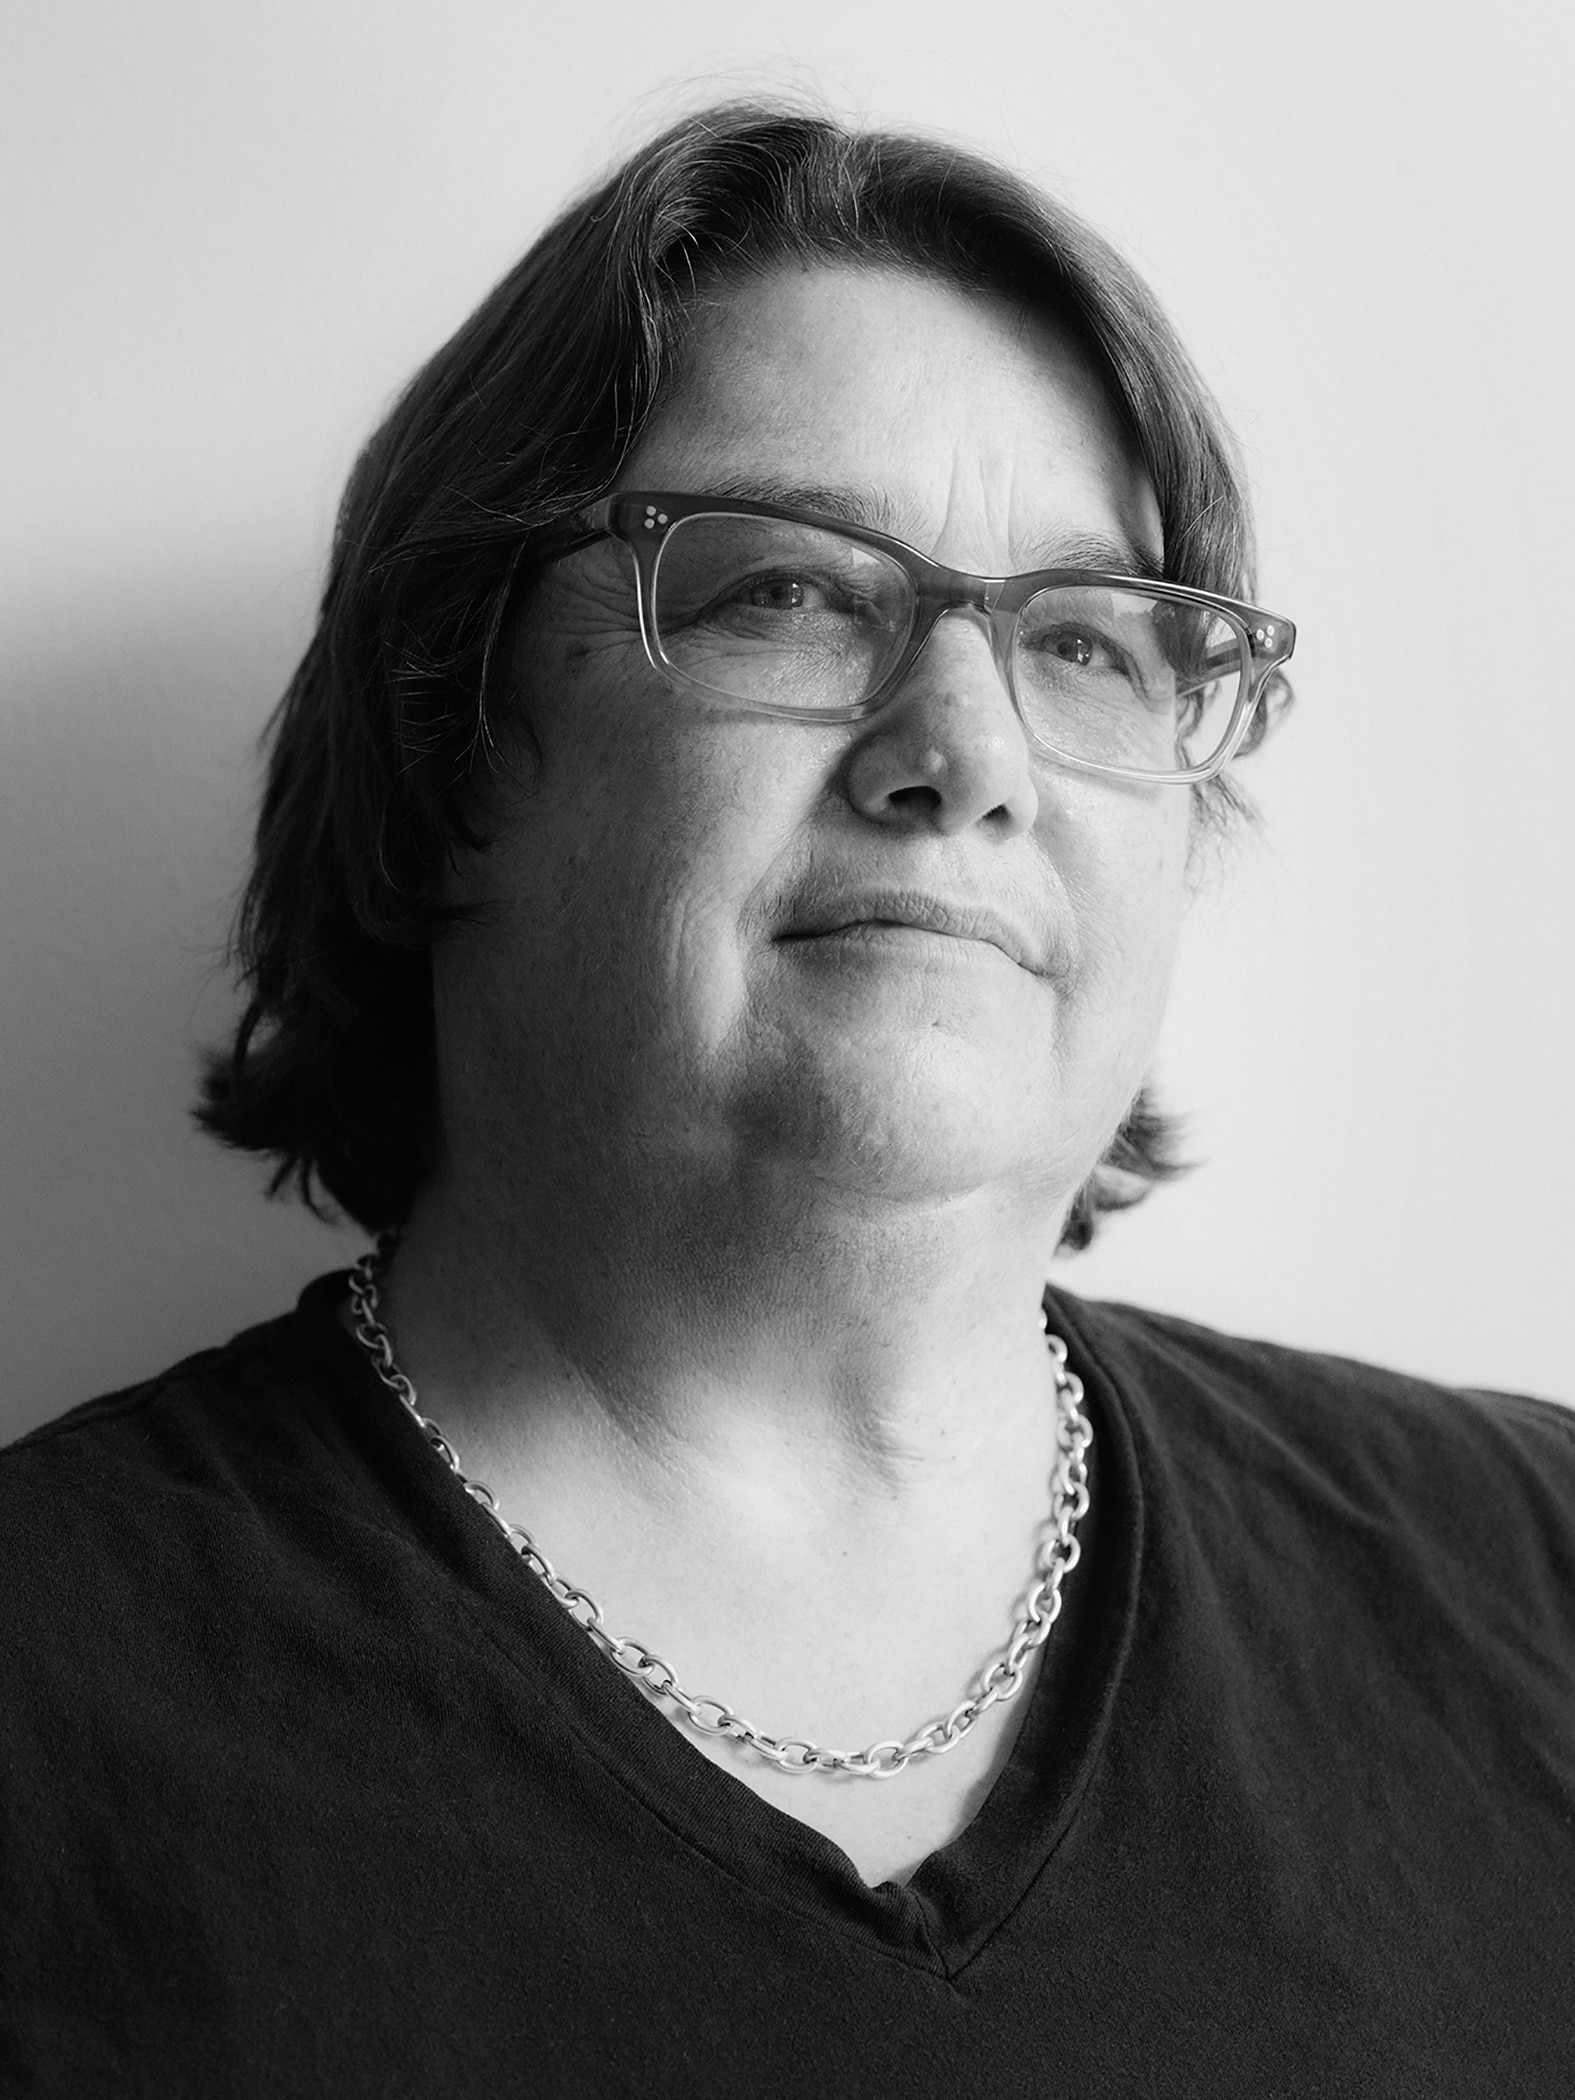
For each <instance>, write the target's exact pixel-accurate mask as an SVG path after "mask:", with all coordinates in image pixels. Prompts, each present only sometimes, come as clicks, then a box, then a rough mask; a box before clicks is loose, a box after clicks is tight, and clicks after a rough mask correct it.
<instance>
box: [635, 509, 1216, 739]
mask: <svg viewBox="0 0 1575 2100" xmlns="http://www.w3.org/2000/svg"><path fill="white" fill-rule="evenodd" d="M916 610H917V606H916V598H915V591H914V585H913V582H912V579H911V578H910V577H909V575H908V572H907V570H906V569H905V568H904V567H903V566H902V564H901V563H900V562H898V561H896V560H894V559H893V558H892V557H891V556H890V555H888V554H886V553H884V552H882V551H881V550H880V549H879V548H875V547H869V546H865V545H864V544H863V543H862V542H860V541H858V540H851V539H846V538H844V537H843V536H842V535H841V534H840V533H837V532H832V531H828V530H826V529H824V528H822V527H820V526H816V525H806V524H800V523H797V522H795V521H793V520H791V519H779V518H754V517H747V516H739V515H735V514H731V513H720V512H713V513H707V514H705V515H702V516H699V517H693V518H684V519H681V520H679V521H678V522H677V523H675V524H674V525H673V527H672V528H671V530H670V531H669V532H668V534H667V536H666V538H665V540H664V541H663V543H662V546H661V549H660V551H659V554H658V557H657V563H656V571H655V583H654V591H653V611H654V624H655V627H656V633H657V638H658V640H659V642H660V644H661V650H662V654H663V655H664V657H665V658H666V660H667V662H668V663H669V664H670V665H671V666H672V668H673V669H674V670H675V671H676V672H678V673H679V674H680V675H681V676H682V677H684V678H685V679H686V680H689V681H691V682H692V683H693V684H695V685H698V686H702V687H704V688H706V689H707V690H708V691H711V692H714V693H718V694H725V695H727V696H729V697H731V698H735V699H739V700H745V701H752V702H754V703H756V704H757V705H765V706H769V707H772V708H784V709H788V710H791V711H793V712H803V713H805V714H815V713H819V712H823V711H825V710H827V709H833V708H850V707H857V706H859V705H860V704H861V703H862V702H863V701H864V700H866V699H867V698H868V697H869V696H870V694H871V693H873V692H874V691H876V690H877V689H878V687H879V686H880V684H881V682H882V680H883V679H884V678H885V677H886V676H887V675H888V674H889V672H890V671H891V669H892V667H893V665H894V664H895V663H896V661H897V659H898V657H899V656H900V655H901V653H902V650H903V647H904V645H905V644H906V642H907V640H908V637H909V635H910V633H911V632H912V628H913V622H914V618H915V614H916ZM1247 674H1248V651H1247V646H1246V641H1245V637H1244V634H1243V632H1242V631H1241V630H1240V629H1239V628H1238V627H1237V626H1236V625H1235V623H1234V622H1233V621H1232V620H1231V619H1230V618H1229V617H1228V616H1227V615H1226V614H1224V613H1223V612H1220V611H1218V610H1216V609H1214V608H1212V607H1209V606H1194V605H1190V604H1187V603H1185V602H1183V601H1178V600H1170V599H1164V598H1157V597H1153V596H1151V595H1149V594H1148V593H1146V592H1145V591H1144V590H1143V589H1142V587H1141V586H1136V587H1133V588H1126V587H1120V588H1115V587H1109V586H1099V585H1084V584H1058V585H1056V586H1054V587H1053V588H1050V589H1047V590H1043V591H1040V592H1039V593H1037V594H1036V595H1035V596H1034V597H1033V598H1031V599H1029V601H1028V603H1027V604H1026V605H1025V606H1024V607H1023V609H1022V612H1021V613H1020V615H1019V618H1018V622H1017V629H1016V634H1015V637H1014V641H1013V646H1012V655H1011V677H1012V683H1013V686H1014V689H1015V694H1016V699H1017V705H1018V707H1019V709H1020V711H1021V713H1022V716H1023V720H1024V722H1025V724H1026V726H1027V728H1028V730H1029V733H1030V734H1031V735H1032V736H1033V737H1034V738H1035V739H1036V740H1037V741H1039V742H1040V743H1042V744H1043V745H1044V746H1045V747H1046V749H1048V750H1050V751H1055V752H1059V753H1061V754H1062V755H1063V756H1065V757H1068V758H1080V759H1087V760H1089V761H1091V762H1093V763H1095V764H1106V765H1117V766H1121V767H1124V768H1127V769H1130V770H1133V771H1149V772H1156V773H1165V772H1171V771H1174V770H1178V769H1179V768H1181V767H1188V766H1195V765H1203V764H1205V763H1207V761H1208V760H1210V759H1211V758H1213V756H1214V755H1215V753H1216V752H1217V751H1218V750H1219V749H1220V748H1221V746H1222V745H1223V744H1224V742H1225V741H1226V739H1227V737H1228V736H1229V733H1230V730H1231V727H1232V723H1233V721H1234V718H1235V713H1236V706H1237V702H1238V700H1239V698H1240V697H1241V693H1242V689H1243V685H1244V682H1245V680H1246V677H1247Z"/></svg>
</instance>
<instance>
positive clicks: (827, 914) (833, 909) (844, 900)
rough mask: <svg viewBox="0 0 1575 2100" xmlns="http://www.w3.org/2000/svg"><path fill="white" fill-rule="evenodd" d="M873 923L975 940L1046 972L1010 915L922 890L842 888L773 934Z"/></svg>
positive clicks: (1039, 945)
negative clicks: (782, 929) (785, 927)
mask: <svg viewBox="0 0 1575 2100" xmlns="http://www.w3.org/2000/svg"><path fill="white" fill-rule="evenodd" d="M877 927H892V928H899V929H900V928H903V927H907V928H911V929H912V931H914V932H915V933H930V934H944V935H946V936H947V937H949V938H950V939H952V940H958V941H979V942H982V943H984V944H985V945H986V946H988V947H991V948H998V949H999V950H1000V951H1001V953H1002V954H1003V955H1005V956H1006V957H1007V958H1008V960H1009V961H1011V962H1014V963H1016V964H1017V966H1018V967H1019V969H1023V970H1031V971H1033V972H1034V974H1035V975H1036V976H1042V975H1043V974H1044V973H1045V969H1046V957H1045V952H1044V943H1043V942H1041V941H1035V940H1033V939H1032V938H1031V937H1030V935H1029V934H1028V932H1027V929H1026V928H1025V927H1024V926H1023V925H1022V924H1021V922H1020V921H1018V920H1017V919H1015V918H1014V917H1013V916H1012V915H1011V914H1009V913H1007V912H1004V911H1001V910H999V909H997V908H996V907H995V906H993V905H987V904H975V903H968V902H964V901H961V900H957V899H952V898H947V897H941V896H936V895H932V894H930V893H929V892H927V891H923V890H884V889H883V890H843V891H839V892H838V894H837V895H836V896H834V897H824V898H816V899H814V900H813V901H810V902H808V903H806V904H805V905H804V906H802V907H801V908H800V909H798V910H796V911H795V912H793V913H792V914H791V917H790V920H789V923H788V926H787V929H786V930H785V931H784V932H783V933H781V934H779V935H778V936H777V938H778V939H779V940H783V941H810V940H819V939H824V938H826V937H827V936H829V935H833V934H839V933H857V932H860V931H861V930H863V929H865V928H877Z"/></svg>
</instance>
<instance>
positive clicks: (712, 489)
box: [696, 474, 1165, 583]
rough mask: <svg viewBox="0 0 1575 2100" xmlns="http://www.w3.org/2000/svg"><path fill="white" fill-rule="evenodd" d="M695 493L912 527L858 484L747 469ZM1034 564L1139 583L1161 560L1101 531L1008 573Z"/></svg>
mask: <svg viewBox="0 0 1575 2100" xmlns="http://www.w3.org/2000/svg"><path fill="white" fill-rule="evenodd" d="M696 493H697V494H704V495H707V496H716V497H719V498H721V499H722V500H723V501H726V500H727V499H728V498H730V497H731V498H736V499H737V500H738V501H740V502H743V503H775V504H780V505H781V506H782V508H783V509H784V510H807V511H814V512H817V513H818V514H819V515H820V516H821V517H823V518H835V519H836V520H837V521H838V523H840V524H843V525H862V526H863V527H865V528H866V530H868V531H871V532H883V533H885V534H886V536H887V538H888V539H894V540H901V541H902V542H903V544H904V545H905V546H907V545H910V544H911V542H910V541H909V538H908V534H909V532H910V531H911V530H912V528H911V526H908V525H906V523H905V521H904V520H903V518H902V517H901V516H900V515H899V514H898V510H897V506H896V505H895V504H894V503H893V502H892V500H891V498H890V497H889V496H888V495H886V494H885V493H884V491H882V490H880V489H877V488H871V487H868V486H866V485H864V484H861V483H850V484H845V485H842V486H832V485H829V484H821V483H819V482H803V481H778V480H776V479H775V478H773V477H772V476H770V475H760V474H751V475H741V476H739V477H737V478H730V479H726V480H721V481H717V482H714V483H712V484H711V485H710V486H709V487H708V488H706V489H704V490H703V491H696ZM1035 569H1079V570H1084V569H1092V570H1098V571H1102V572H1103V573H1104V574H1105V575H1108V576H1130V577H1133V578H1134V579H1135V580H1137V581H1140V582H1143V583H1162V582H1163V581H1164V580H1165V568H1164V564H1163V562H1161V561H1160V560H1158V558H1157V557H1156V556H1154V555H1153V554H1151V553H1149V552H1148V551H1147V549H1145V548H1141V547H1134V546H1133V545H1132V544H1131V542H1130V541H1129V540H1126V539H1114V538H1112V537H1111V536H1110V535H1109V534H1108V533H1102V532H1079V533H1073V534H1071V535H1070V536H1068V537H1066V538H1060V537H1057V538H1055V539H1053V540H1051V539H1047V540H1046V541H1045V542H1044V543H1043V548H1042V559H1040V560H1039V561H1037V562H1035V563H1033V564H1032V566H1031V567H1030V568H1028V569H1020V570H1017V571H1014V573H1015V574H1017V575H1024V576H1026V575H1032V574H1033V572H1034V570H1035Z"/></svg>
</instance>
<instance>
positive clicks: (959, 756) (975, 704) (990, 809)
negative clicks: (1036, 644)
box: [846, 609, 1039, 838]
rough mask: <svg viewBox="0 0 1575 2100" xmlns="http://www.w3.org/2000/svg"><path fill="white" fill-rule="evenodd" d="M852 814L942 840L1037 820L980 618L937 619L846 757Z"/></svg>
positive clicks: (954, 615)
mask: <svg viewBox="0 0 1575 2100" xmlns="http://www.w3.org/2000/svg"><path fill="white" fill-rule="evenodd" d="M846 783H847V794H848V799H849V801H850V802H851V803H852V805H853V807H854V808H855V809H856V810H857V811H858V812H859V814H860V815H861V816H865V817H868V818H870V819H871V820H872V821H873V822H875V823H878V824H885V825H890V826H895V827H898V828H901V829H904V830H915V831H919V830H922V831H934V832H939V833H942V834H945V835H950V834H952V833H954V832H960V831H966V830H967V829H968V828H969V827H970V826H971V825H974V824H982V825H983V826H985V828H986V829H987V830H989V831H991V832H993V833H994V834H995V835H996V836H998V837H1000V838H1014V837H1016V836H1017V834H1018V833H1020V832H1024V831H1028V830H1031V829H1032V827H1033V825H1034V822H1035V820H1036V818H1037V817H1038V814H1039V792H1038V789H1037V788H1036V786H1035V784H1034V777H1033V770H1032V765H1031V759H1030V753H1029V748H1028V741H1027V738H1026V736H1025V735H1024V732H1023V725H1022V723H1021V722H1020V721H1019V720H1018V718H1017V711H1016V709H1015V708H1014V707H1013V706H1012V702H1011V699H1010V696H1009V695H1008V693H1007V690H1006V682H1005V676H1004V671H1003V668H1002V667H1001V666H1000V665H999V664H998V663H997V661H996V656H995V651H994V647H993V645H992V636H991V633H990V629H989V625H988V615H987V614H984V613H981V612H975V611H973V610H971V609H959V610H956V611H953V612H948V613H946V614H944V615H943V616H942V617H941V618H940V619H939V620H938V621H937V622H936V624H935V626H934V628H933V629H932V631H931V633H930V637H929V639H928V641H927V642H926V643H925V645H924V647H923V649H922V650H921V651H920V652H919V655H918V656H917V657H916V658H915V660H914V662H913V664H912V665H911V667H910V668H909V671H908V675H907V677H906V678H905V679H904V680H903V682H902V684H901V685H900V686H899V687H898V689H897V691H896V692H895V693H893V694H892V696H891V697H890V699H889V700H887V701H886V703H885V705H884V706H883V707H882V708H881V709H880V710H879V712H878V713H876V714H875V715H873V716H871V718H870V720H869V721H868V722H867V723H866V724H865V725H864V728H863V734H862V735H861V736H860V737H859V739H858V741H857V743H856V744H855V745H854V746H853V748H852V750H851V752H850V753H849V755H848V761H847V772H846Z"/></svg>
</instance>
